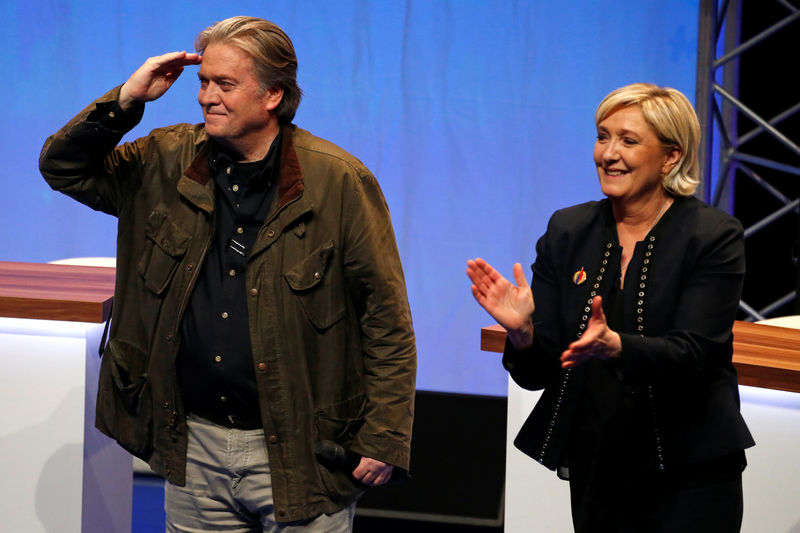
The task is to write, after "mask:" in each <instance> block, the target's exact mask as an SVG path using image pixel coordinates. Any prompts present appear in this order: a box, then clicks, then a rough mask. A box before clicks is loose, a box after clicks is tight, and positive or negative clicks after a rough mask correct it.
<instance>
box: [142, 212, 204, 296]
mask: <svg viewBox="0 0 800 533" xmlns="http://www.w3.org/2000/svg"><path fill="white" fill-rule="evenodd" d="M145 232H146V237H147V239H146V241H145V245H144V249H143V250H142V255H141V259H139V264H138V265H137V270H138V272H139V275H140V276H141V277H142V279H143V280H144V285H145V287H147V288H148V289H149V290H150V291H152V292H154V293H155V294H158V295H160V294H161V293H163V292H164V290H166V288H167V287H168V286H169V282H170V280H172V276H173V275H174V274H175V271H176V270H177V269H178V264H179V263H180V261H181V258H182V257H183V256H184V255H185V254H186V249H187V248H188V247H189V242H190V241H191V240H192V238H191V235H190V234H189V233H188V232H186V231H185V230H183V229H181V228H180V227H178V226H177V225H176V224H175V223H174V222H172V221H171V220H170V219H169V216H168V215H167V213H165V212H163V211H158V210H156V211H153V212H152V213H151V214H150V217H149V218H148V219H147V226H146V228H145Z"/></svg>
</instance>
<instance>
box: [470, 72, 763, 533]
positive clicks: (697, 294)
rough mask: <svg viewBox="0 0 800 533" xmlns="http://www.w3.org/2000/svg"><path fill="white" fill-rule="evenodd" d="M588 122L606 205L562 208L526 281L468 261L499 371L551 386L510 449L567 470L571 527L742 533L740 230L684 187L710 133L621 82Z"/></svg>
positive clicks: (694, 179)
mask: <svg viewBox="0 0 800 533" xmlns="http://www.w3.org/2000/svg"><path fill="white" fill-rule="evenodd" d="M595 124H596V126H597V141H596V143H595V147H594V160H595V164H596V165H597V173H598V176H599V178H600V186H601V188H602V191H603V194H604V195H605V196H606V199H604V200H601V201H598V202H589V203H585V204H581V205H577V206H574V207H570V208H567V209H562V210H559V211H557V212H556V213H555V214H554V215H553V216H552V218H551V219H550V222H549V224H548V228H547V232H546V233H545V234H544V236H542V237H541V238H540V239H539V242H538V243H537V246H536V253H537V256H536V262H535V263H534V265H533V282H532V285H531V286H530V287H529V286H528V284H527V282H526V281H525V276H524V274H523V271H522V267H521V266H520V264H519V263H517V264H515V265H514V279H515V281H516V285H515V284H513V283H511V282H509V281H508V280H506V279H505V278H503V277H502V276H501V275H500V274H499V273H498V272H497V271H496V270H495V269H494V268H492V267H491V266H490V265H489V264H487V263H486V262H485V261H483V260H482V259H475V260H470V261H467V265H468V268H467V274H468V275H469V277H470V279H471V280H472V283H473V285H472V293H473V295H474V296H475V299H476V300H477V301H478V303H480V304H481V305H482V306H483V307H484V308H485V309H486V310H487V311H488V312H489V314H491V315H492V317H494V318H495V319H496V320H497V321H498V322H499V323H500V324H501V325H502V326H504V327H505V328H506V330H507V331H508V341H507V343H506V349H505V354H504V356H503V365H504V366H505V368H506V369H507V370H508V371H509V372H510V374H511V376H512V378H513V379H514V380H515V381H516V382H517V383H518V384H519V385H521V386H522V387H525V388H527V389H531V390H536V389H544V392H543V394H542V396H541V398H540V400H539V402H538V404H537V405H536V407H535V409H534V410H533V412H532V413H531V415H530V417H529V418H528V420H527V421H526V423H525V424H524V426H523V427H522V429H521V431H520V433H519V435H518V437H517V439H516V440H515V444H516V446H517V447H518V448H520V449H521V450H522V451H523V452H525V453H526V454H528V455H530V456H531V457H533V458H534V459H536V460H537V461H539V462H540V463H542V464H543V465H545V466H547V467H548V468H550V469H558V472H559V475H560V476H562V477H565V478H568V479H569V483H570V494H571V502H572V517H573V523H574V525H575V530H576V531H579V532H584V531H632V532H634V531H635V532H637V533H638V532H643V531H664V532H678V531H679V532H687V531H702V532H709V531H713V532H723V531H724V532H727V531H739V529H740V527H741V519H742V484H741V473H742V470H743V469H744V465H745V464H746V463H745V457H744V451H743V450H744V449H745V448H748V447H750V446H752V445H753V444H754V442H753V439H752V437H751V435H750V433H749V431H748V429H747V426H746V425H745V423H744V420H743V419H742V417H741V415H740V412H739V395H738V388H737V379H736V371H735V369H734V367H733V365H732V363H731V357H732V352H733V348H732V342H733V336H732V333H731V329H732V326H733V321H734V317H735V315H736V311H737V308H738V303H739V298H740V294H741V287H742V280H743V277H744V244H743V237H742V227H741V225H740V223H739V222H738V221H737V220H736V219H734V218H732V217H730V216H728V215H727V214H725V213H723V212H721V211H718V210H716V209H713V208H711V207H709V206H707V205H705V204H703V203H702V202H700V201H699V200H697V199H696V198H694V197H693V196H691V195H692V193H693V192H694V190H695V189H696V187H697V185H698V183H699V180H698V176H697V174H698V164H697V147H698V144H699V137H700V127H699V124H698V121H697V116H696V114H695V112H694V110H693V109H692V106H691V104H690V103H689V101H688V100H687V99H686V97H685V96H684V95H683V94H681V93H680V92H679V91H676V90H674V89H669V88H660V87H657V86H655V85H650V84H644V83H637V84H633V85H629V86H626V87H622V88H620V89H617V90H616V91H613V92H612V93H611V94H609V95H608V96H606V98H605V99H604V100H603V101H602V102H601V103H600V105H599V107H598V108H597V111H596V113H595ZM534 302H535V305H534Z"/></svg>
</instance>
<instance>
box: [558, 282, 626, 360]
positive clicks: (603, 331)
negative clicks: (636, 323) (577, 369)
mask: <svg viewBox="0 0 800 533" xmlns="http://www.w3.org/2000/svg"><path fill="white" fill-rule="evenodd" d="M621 353H622V340H621V339H620V338H619V334H618V333H616V332H615V331H613V330H611V328H609V327H608V323H607V322H606V315H605V313H604V312H603V299H602V297H600V296H595V297H594V299H593V300H592V317H591V318H590V319H589V323H588V324H587V326H586V331H584V332H583V335H582V336H581V338H580V339H578V340H576V341H575V342H573V343H572V344H570V345H569V347H568V348H567V349H566V350H564V353H562V354H561V367H562V368H570V367H573V366H576V365H579V364H581V363H583V362H584V361H588V360H589V359H591V358H593V357H598V358H600V359H618V358H619V357H620V354H621Z"/></svg>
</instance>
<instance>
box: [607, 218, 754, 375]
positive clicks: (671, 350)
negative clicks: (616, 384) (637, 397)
mask: <svg viewBox="0 0 800 533" xmlns="http://www.w3.org/2000/svg"><path fill="white" fill-rule="evenodd" d="M704 222H710V224H708V223H704ZM695 231H696V232H697V234H696V235H695V237H694V238H693V240H694V242H696V243H697V244H696V246H693V247H692V248H694V250H686V251H685V252H686V254H685V256H684V257H683V261H684V264H683V267H684V268H685V269H686V271H685V272H684V273H683V275H682V281H681V283H680V285H679V286H678V291H679V294H678V296H677V304H676V308H675V310H674V311H673V310H670V309H660V308H659V307H658V305H659V303H658V302H655V301H652V302H650V305H651V307H650V308H649V309H648V310H647V314H648V315H652V314H654V313H666V314H671V315H672V316H673V322H672V324H671V325H670V327H669V328H668V329H667V331H666V333H665V334H664V335H661V336H639V335H633V334H624V333H623V334H621V335H620V337H621V339H622V365H623V376H624V379H625V380H627V381H631V382H654V381H660V380H665V379H670V378H677V377H680V379H682V380H686V379H699V378H701V377H702V376H703V375H706V374H707V373H708V370H709V369H710V368H714V367H720V366H730V364H731V356H732V353H733V349H732V342H733V335H732V327H733V322H734V319H735V318H736V312H737V309H738V305H739V299H740V297H741V293H742V283H743V281H744V269H745V262H744V240H743V231H742V226H741V224H740V223H739V221H738V220H736V219H735V218H733V217H728V216H725V217H723V218H721V219H717V220H716V221H713V220H712V221H703V220H702V219H701V221H700V223H698V225H697V228H696V230H695ZM678 259H679V257H662V258H661V260H662V261H664V260H666V261H672V262H674V263H676V264H680V261H678Z"/></svg>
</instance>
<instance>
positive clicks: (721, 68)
mask: <svg viewBox="0 0 800 533" xmlns="http://www.w3.org/2000/svg"><path fill="white" fill-rule="evenodd" d="M744 1H746V0H700V21H699V22H700V23H699V28H698V32H699V34H698V55H697V99H696V102H697V106H696V107H697V114H698V117H699V118H700V126H701V128H702V131H703V139H702V141H701V145H700V153H699V156H700V176H701V178H702V190H700V191H698V195H702V199H703V200H704V201H706V202H707V203H709V204H711V205H714V206H716V207H719V208H721V209H724V210H726V211H728V212H729V213H733V207H734V202H733V199H734V193H735V180H736V175H737V173H738V174H739V175H741V176H745V177H747V178H749V179H751V180H753V181H754V182H755V183H757V184H758V185H760V186H761V187H763V188H764V189H765V190H766V191H767V192H768V193H769V194H771V195H772V196H774V197H775V198H776V199H777V200H778V202H779V204H780V205H781V207H780V208H779V209H777V210H775V211H774V212H772V213H770V214H769V215H767V216H766V217H764V218H762V219H761V220H759V221H758V222H756V223H755V224H752V225H751V226H749V227H747V228H745V232H744V236H745V238H747V237H750V236H752V235H753V234H755V233H756V232H758V231H760V230H761V229H763V228H764V227H766V226H768V225H769V224H771V223H773V222H775V221H777V220H778V219H780V218H781V217H783V216H784V215H786V214H788V213H791V212H795V213H797V212H800V199H797V198H795V199H791V198H787V197H786V196H785V195H783V194H782V193H781V192H780V191H779V190H778V189H777V188H776V187H775V186H773V185H771V184H770V183H769V180H768V176H767V174H764V175H762V174H760V173H759V171H758V170H757V169H756V168H755V167H760V168H763V169H768V172H769V171H779V172H784V173H787V174H790V175H794V176H799V177H800V167H798V166H794V165H792V164H789V163H788V162H786V161H781V160H778V159H776V158H775V157H774V156H770V155H764V154H759V153H751V152H749V151H748V150H747V147H746V146H743V145H744V144H745V143H747V142H748V141H750V140H751V139H753V138H755V137H756V136H758V135H771V136H773V137H774V138H775V139H776V140H777V141H778V142H780V143H781V144H782V145H784V146H785V147H786V148H788V149H789V151H790V152H791V153H794V154H796V155H798V156H800V146H798V145H797V144H796V143H795V142H793V141H792V140H791V139H789V138H788V137H787V136H786V135H784V134H783V133H782V132H781V131H780V129H779V126H780V124H781V122H783V121H785V120H786V119H787V118H789V117H791V116H792V115H794V114H795V113H797V112H798V111H800V101H799V102H797V103H795V104H794V105H792V106H790V107H789V108H787V109H785V110H784V111H782V112H780V113H779V114H777V115H775V116H773V117H769V118H767V117H762V116H760V115H759V114H758V113H756V112H754V111H753V110H752V109H751V108H750V107H748V106H747V104H746V103H745V102H742V101H741V100H740V99H739V98H738V92H739V91H738V86H739V58H740V56H741V54H742V53H743V52H745V51H747V50H749V49H751V48H753V47H754V46H757V45H758V44H759V43H761V42H763V41H764V40H766V39H769V38H770V37H772V36H773V35H775V34H776V33H777V32H779V31H787V30H786V28H787V27H788V26H789V25H790V24H792V23H793V22H795V21H797V20H798V19H800V8H798V7H795V6H794V5H792V4H791V3H790V2H789V1H788V0H774V1H775V2H777V3H778V4H780V5H781V6H783V7H784V8H785V10H786V15H785V16H784V17H782V18H781V19H780V20H779V21H778V22H776V23H774V24H773V25H772V26H770V27H768V28H766V29H765V30H763V31H761V32H760V33H759V34H757V35H755V36H754V37H752V38H750V39H748V40H747V41H746V42H741V7H742V3H743V2H744ZM750 1H756V2H765V1H766V0H750ZM797 52H798V51H797V50H789V51H787V53H788V54H789V55H790V56H791V55H794V54H797ZM787 63H788V62H787ZM788 70H790V69H788V68H787V71H788ZM769 81H770V82H772V83H774V82H777V81H778V80H769ZM798 98H800V93H798ZM740 116H745V117H747V118H748V119H750V120H751V121H752V122H753V123H755V124H756V127H755V128H754V129H752V130H750V131H748V132H746V133H745V134H743V135H739V134H738V119H739V118H740ZM768 172H767V173H768ZM715 174H716V176H717V178H716V179H712V178H713V177H714V175H715ZM796 297H797V295H796V291H791V292H789V293H787V294H786V295H784V296H783V297H781V298H779V299H778V300H776V301H774V302H772V303H770V304H769V305H767V306H765V307H763V308H761V309H754V308H753V307H751V306H750V305H748V304H747V303H746V302H745V301H741V302H740V304H739V308H740V309H741V310H743V311H744V312H745V313H746V314H747V315H748V317H749V320H762V319H764V318H766V317H768V316H769V315H770V313H771V312H773V311H774V310H776V309H778V308H780V307H781V306H783V305H785V304H787V303H789V302H791V301H793V300H794V299H795V298H796Z"/></svg>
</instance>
